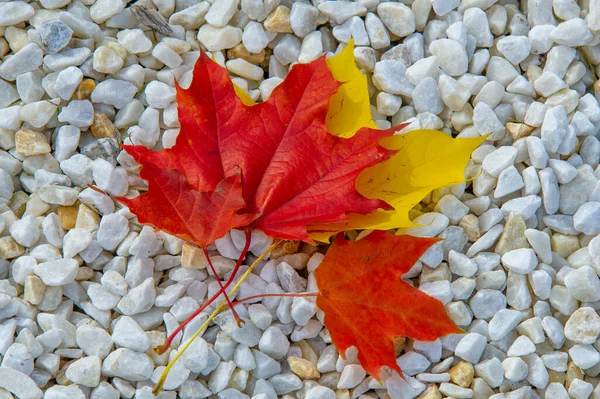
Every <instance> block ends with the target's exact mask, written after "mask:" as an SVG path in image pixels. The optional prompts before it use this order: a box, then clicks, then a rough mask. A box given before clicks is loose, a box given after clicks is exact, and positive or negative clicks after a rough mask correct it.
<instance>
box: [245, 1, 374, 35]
mask: <svg viewBox="0 0 600 399" xmlns="http://www.w3.org/2000/svg"><path fill="white" fill-rule="evenodd" d="M318 16H319V10H318V9H317V8H316V7H313V6H312V5H310V4H308V3H301V2H294V3H293V4H292V10H291V12H290V27H291V28H292V31H293V32H294V34H295V35H296V36H298V37H305V36H306V35H308V34H309V33H311V32H313V31H314V30H315V29H316V27H317V19H318ZM367 18H368V17H367ZM245 30H246V29H245V28H244V32H245Z"/></svg>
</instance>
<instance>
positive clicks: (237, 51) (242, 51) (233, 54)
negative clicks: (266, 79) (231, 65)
mask: <svg viewBox="0 0 600 399" xmlns="http://www.w3.org/2000/svg"><path fill="white" fill-rule="evenodd" d="M265 54H266V52H265V50H262V51H261V52H260V53H251V52H249V51H248V50H247V49H246V46H244V44H243V43H240V44H238V45H237V46H235V47H233V48H231V49H229V50H227V58H228V59H230V60H232V59H234V58H241V59H244V60H246V61H248V62H250V63H252V64H260V63H261V62H263V61H264V59H265Z"/></svg>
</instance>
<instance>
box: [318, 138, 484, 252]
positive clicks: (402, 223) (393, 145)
mask: <svg viewBox="0 0 600 399" xmlns="http://www.w3.org/2000/svg"><path fill="white" fill-rule="evenodd" d="M484 140H485V137H478V138H470V139H453V138H452V137H450V136H449V135H447V134H445V133H443V132H438V131H436V130H413V131H410V132H408V133H405V134H399V135H395V136H391V137H386V138H384V139H383V140H381V142H380V144H381V145H382V146H383V147H385V148H387V149H390V150H397V151H398V152H397V153H396V154H395V155H394V156H392V157H391V158H390V159H388V160H387V161H384V162H381V163H379V164H377V165H374V166H372V167H370V168H368V169H365V170H364V171H363V172H362V173H361V174H360V175H359V176H358V178H357V179H356V189H357V191H358V192H359V193H361V194H362V195H364V196H365V197H367V198H377V199H381V200H384V201H385V202H387V203H388V204H390V205H391V206H393V207H394V209H393V210H390V211H384V210H378V211H376V212H373V213H370V214H367V215H360V214H349V215H348V216H349V220H348V221H346V222H343V223H325V224H315V225H312V226H311V230H313V232H311V237H313V238H314V239H316V240H319V241H327V240H328V238H329V237H330V236H331V235H332V234H333V233H335V232H339V231H345V230H354V229H374V230H390V229H398V228H402V227H411V226H414V223H413V222H412V221H411V220H410V218H409V217H408V212H409V211H410V210H411V209H412V208H413V207H414V206H415V205H416V204H418V203H419V202H420V201H421V200H422V199H423V198H424V197H425V196H427V194H429V193H430V192H431V191H433V190H435V189H436V188H440V187H444V186H448V185H452V184H456V183H460V182H463V181H465V177H464V170H465V167H466V166H467V163H468V162H469V158H470V155H471V152H473V150H474V149H475V148H477V147H478V146H479V145H480V144H481V143H482V142H483V141H484Z"/></svg>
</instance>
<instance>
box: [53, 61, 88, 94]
mask: <svg viewBox="0 0 600 399" xmlns="http://www.w3.org/2000/svg"><path fill="white" fill-rule="evenodd" d="M82 79H83V72H81V70H80V69H79V68H77V67H74V66H71V67H68V68H67V69H65V70H63V71H60V72H59V73H58V77H57V78H56V84H55V85H54V90H56V93H58V95H59V96H60V98H62V99H63V100H69V99H70V98H71V97H72V96H73V93H74V92H75V90H76V89H77V87H78V86H79V84H80V83H81V81H82Z"/></svg>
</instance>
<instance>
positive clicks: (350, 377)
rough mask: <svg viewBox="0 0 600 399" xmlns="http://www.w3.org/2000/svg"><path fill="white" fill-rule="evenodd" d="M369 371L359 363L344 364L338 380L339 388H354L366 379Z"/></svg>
mask: <svg viewBox="0 0 600 399" xmlns="http://www.w3.org/2000/svg"><path fill="white" fill-rule="evenodd" d="M366 375H367V372H366V371H365V369H363V368H362V367H361V366H360V365H358V364H348V365H346V366H344V369H343V370H342V375H341V376H340V380H339V381H338V384H337V388H338V389H350V388H354V387H355V386H357V385H358V384H360V383H361V382H362V380H364V379H365V377H366Z"/></svg>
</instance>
